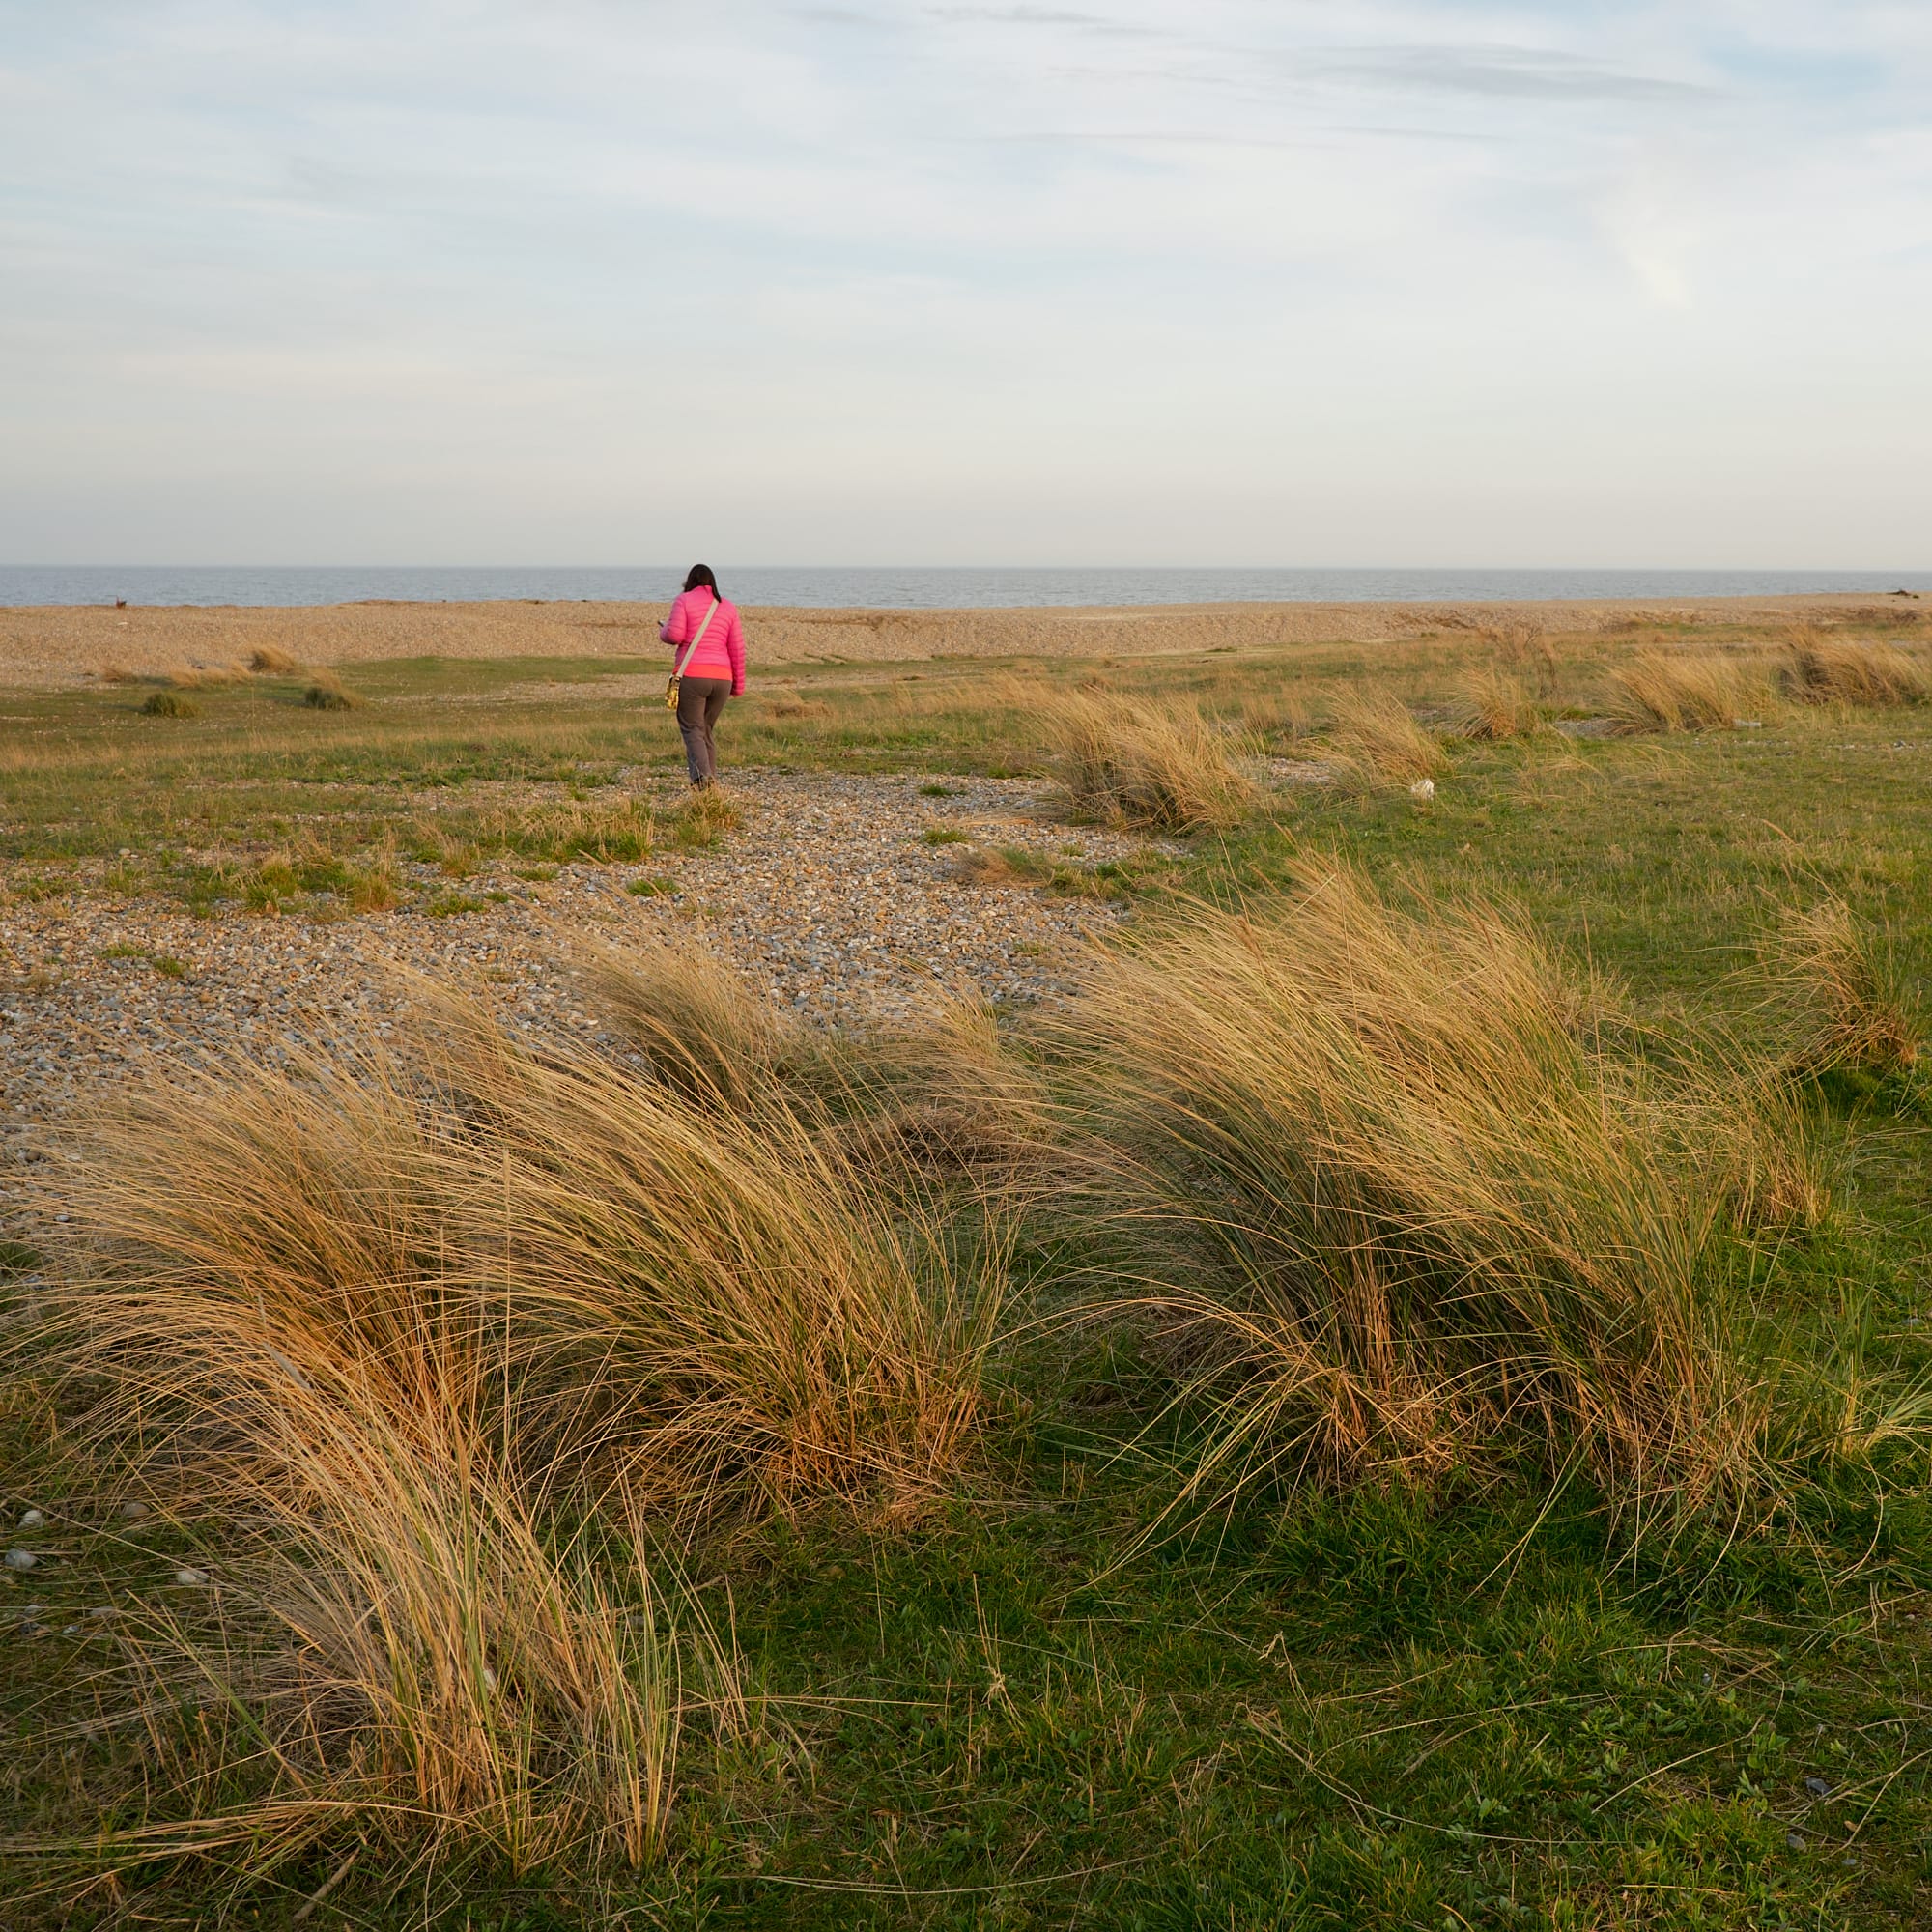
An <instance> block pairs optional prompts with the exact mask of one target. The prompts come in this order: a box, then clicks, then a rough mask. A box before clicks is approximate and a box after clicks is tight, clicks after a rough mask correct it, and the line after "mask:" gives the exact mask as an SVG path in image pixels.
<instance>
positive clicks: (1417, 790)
mask: <svg viewBox="0 0 1932 1932" xmlns="http://www.w3.org/2000/svg"><path fill="white" fill-rule="evenodd" d="M1408 795H1409V797H1410V798H1421V799H1430V798H1434V797H1435V780H1434V779H1417V780H1416V781H1415V782H1414V783H1413V784H1412V785H1410V786H1409V788H1408Z"/></svg>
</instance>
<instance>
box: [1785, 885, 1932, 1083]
mask: <svg viewBox="0 0 1932 1932" xmlns="http://www.w3.org/2000/svg"><path fill="white" fill-rule="evenodd" d="M1759 979H1760V981H1761V984H1762V987H1763V1003H1764V1005H1765V1006H1767V1007H1768V1008H1769V1009H1771V1011H1772V1013H1773V1015H1774V1018H1775V1024H1776V1031H1777V1034H1778V1037H1779V1039H1780V1042H1781V1044H1782V1046H1783V1049H1784V1053H1785V1056H1786V1060H1787V1063H1788V1064H1789V1065H1790V1066H1791V1068H1792V1069H1793V1070H1794V1071H1795V1072H1797V1073H1799V1074H1801V1075H1803V1076H1805V1077H1812V1076H1816V1075H1818V1074H1821V1073H1826V1072H1830V1071H1832V1070H1833V1069H1835V1068H1841V1067H1842V1068H1850V1069H1853V1070H1856V1071H1858V1072H1861V1073H1866V1074H1872V1075H1875V1076H1878V1077H1881V1078H1882V1077H1884V1076H1885V1075H1887V1074H1892V1073H1903V1072H1907V1071H1909V1070H1910V1069H1912V1068H1913V1067H1915V1066H1916V1065H1918V1057H1919V1048H1920V1044H1921V1038H1922V1028H1921V1026H1920V1023H1919V1019H1918V1011H1917V1003H1916V1002H1915V1001H1914V999H1913V997H1912V993H1911V988H1910V986H1909V984H1908V983H1907V980H1906V977H1905V975H1904V973H1903V971H1902V970H1901V968H1900V965H1899V961H1898V957H1897V953H1896V952H1895V950H1894V948H1893V946H1892V943H1891V940H1890V937H1889V934H1888V933H1887V932H1886V931H1885V929H1884V928H1883V927H1882V926H1879V925H1877V924H1875V923H1872V922H1871V921H1869V920H1866V919H1863V918H1861V916H1860V915H1859V914H1858V913H1857V912H1855V911H1854V910H1853V909H1852V907H1851V906H1849V905H1848V904H1846V902H1845V901H1844V900H1843V899H1841V898H1838V897H1835V896H1833V897H1827V898H1824V899H1821V900H1819V901H1818V903H1817V904H1815V905H1812V906H1805V907H1791V908H1788V909H1787V910H1786V911H1785V912H1784V914H1783V915H1782V917H1781V919H1780V921H1779V923H1778V924H1777V925H1776V928H1775V930H1774V931H1773V933H1772V934H1771V937H1770V939H1769V941H1768V943H1767V946H1766V957H1765V961H1764V964H1763V967H1762V969H1761V972H1760V974H1759Z"/></svg>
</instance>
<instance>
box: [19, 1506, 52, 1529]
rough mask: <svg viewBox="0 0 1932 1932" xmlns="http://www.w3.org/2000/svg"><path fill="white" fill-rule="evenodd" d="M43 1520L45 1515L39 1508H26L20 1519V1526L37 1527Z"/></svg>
mask: <svg viewBox="0 0 1932 1932" xmlns="http://www.w3.org/2000/svg"><path fill="white" fill-rule="evenodd" d="M45 1521H46V1517H45V1516H44V1515H43V1513H42V1512H41V1511H40V1510H28V1511H27V1512H26V1514H25V1515H24V1516H22V1517H21V1519H20V1527H21V1528H22V1529H39V1528H40V1526H41V1525H42V1523H43V1522H45Z"/></svg>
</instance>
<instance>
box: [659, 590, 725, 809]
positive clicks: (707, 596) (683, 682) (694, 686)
mask: <svg viewBox="0 0 1932 1932" xmlns="http://www.w3.org/2000/svg"><path fill="white" fill-rule="evenodd" d="M658 636H659V637H660V638H662V639H664V640H665V642H666V643H668V644H669V645H671V646H672V647H673V649H674V651H675V653H676V655H675V657H674V658H673V660H672V665H673V668H672V670H671V682H672V683H673V684H674V685H675V686H676V687H677V728H678V730H679V731H680V732H681V733H682V734H683V737H684V764H685V769H686V770H687V771H688V772H689V773H690V774H691V782H692V783H693V784H694V785H695V786H697V787H698V788H699V789H702V788H704V787H705V786H708V785H713V784H716V783H717V782H718V747H717V744H716V742H715V741H714V739H713V737H712V735H711V734H712V732H713V730H714V728H715V727H716V725H717V724H718V720H719V718H720V716H721V715H722V714H723V712H724V709H725V699H726V698H727V697H742V696H744V693H745V627H744V625H743V624H741V623H740V622H739V621H738V607H737V606H736V605H735V604H727V603H726V602H725V599H724V598H723V597H721V596H720V595H719V594H718V580H717V578H715V577H714V576H712V574H711V567H710V565H709V564H703V563H695V564H693V565H692V567H691V572H690V575H689V576H687V577H686V578H685V580H684V590H683V593H682V594H681V595H680V596H679V597H678V599H677V601H676V602H675V603H674V604H673V605H672V606H671V607H670V615H669V616H668V617H667V618H666V619H665V622H664V627H663V628H662V629H661V630H660V631H659V632H658Z"/></svg>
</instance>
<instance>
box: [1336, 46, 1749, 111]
mask: <svg viewBox="0 0 1932 1932" xmlns="http://www.w3.org/2000/svg"><path fill="white" fill-rule="evenodd" d="M1309 65H1310V66H1311V67H1312V68H1313V69H1314V70H1315V71H1318V72H1320V73H1321V74H1324V75H1326V76H1327V77H1329V78H1332V79H1337V80H1357V81H1362V82H1365V83H1367V84H1369V85H1371V86H1377V87H1392V88H1404V89H1408V90H1411V91H1415V92H1420V93H1429V94H1449V95H1468V96H1474V97H1476V98H1477V99H1492V100H1555V101H1577V100H1593V101H1675V102H1682V101H1686V100H1693V99H1711V98H1713V97H1715V96H1716V95H1717V93H1718V92H1719V90H1717V89H1715V88H1712V87H1710V86H1707V85H1705V84H1704V83H1702V82H1699V81H1690V80H1679V79H1674V78H1672V77H1670V76H1667V75H1660V74H1650V73H1637V72H1632V71H1624V70H1620V69H1618V68H1616V67H1613V66H1611V65H1610V64H1609V63H1607V62H1605V61H1602V60H1596V59H1592V58H1589V57H1587V56H1584V55H1579V54H1569V53H1562V52H1556V51H1552V50H1550V49H1548V48H1540V47H1512V46H1485V45H1475V46H1392V47H1347V48H1337V49H1334V50H1332V51H1328V52H1323V53H1321V54H1318V55H1316V56H1314V57H1313V59H1312V61H1310V63H1309Z"/></svg>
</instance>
